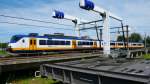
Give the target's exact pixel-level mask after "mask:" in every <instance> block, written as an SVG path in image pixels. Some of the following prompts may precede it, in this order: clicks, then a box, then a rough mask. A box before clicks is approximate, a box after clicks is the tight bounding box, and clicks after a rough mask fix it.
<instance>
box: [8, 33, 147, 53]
mask: <svg viewBox="0 0 150 84" xmlns="http://www.w3.org/2000/svg"><path fill="white" fill-rule="evenodd" d="M110 45H111V48H124V43H123V42H115V41H112V42H110ZM128 47H129V48H143V47H144V44H143V43H133V42H132V43H129V44H128ZM102 48H103V41H98V40H93V39H82V38H80V37H73V36H54V35H49V36H48V35H44V36H39V35H14V36H12V38H11V40H10V42H9V44H8V50H9V51H10V52H14V53H18V52H20V53H27V52H30V53H32V52H50V51H63V50H85V49H92V50H93V49H102Z"/></svg>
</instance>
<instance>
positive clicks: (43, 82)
mask: <svg viewBox="0 0 150 84" xmlns="http://www.w3.org/2000/svg"><path fill="white" fill-rule="evenodd" d="M9 83H11V84H58V82H57V81H53V80H51V79H48V78H35V77H31V78H26V79H16V80H12V81H9Z"/></svg>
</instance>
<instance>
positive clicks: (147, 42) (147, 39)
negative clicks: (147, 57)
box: [144, 36, 150, 47]
mask: <svg viewBox="0 0 150 84" xmlns="http://www.w3.org/2000/svg"><path fill="white" fill-rule="evenodd" d="M144 43H145V42H144ZM146 44H147V45H146V46H147V47H150V36H147V37H146Z"/></svg>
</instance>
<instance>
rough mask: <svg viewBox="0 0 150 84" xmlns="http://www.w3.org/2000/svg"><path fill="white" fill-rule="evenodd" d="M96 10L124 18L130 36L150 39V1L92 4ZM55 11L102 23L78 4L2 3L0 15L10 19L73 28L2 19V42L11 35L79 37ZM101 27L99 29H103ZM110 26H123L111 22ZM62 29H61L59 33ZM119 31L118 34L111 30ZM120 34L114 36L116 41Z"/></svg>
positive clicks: (72, 0)
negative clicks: (147, 36) (131, 34)
mask: <svg viewBox="0 0 150 84" xmlns="http://www.w3.org/2000/svg"><path fill="white" fill-rule="evenodd" d="M92 1H93V2H94V3H95V4H96V5H97V6H99V7H102V8H104V9H106V10H108V11H110V12H112V13H114V14H115V15H117V16H120V17H121V18H123V22H124V25H129V27H130V33H132V32H137V33H140V34H141V35H142V36H144V34H145V33H146V34H147V35H150V0H92ZM53 10H60V11H64V12H65V13H66V14H69V15H72V16H76V17H78V18H82V19H85V20H87V21H94V20H99V19H101V17H100V15H99V14H97V13H95V12H92V11H86V10H83V9H81V8H80V7H79V0H0V15H8V16H15V17H22V18H29V19H37V20H42V21H50V22H56V23H60V24H67V25H71V26H64V25H58V24H51V23H41V22H34V21H26V20H20V19H15V18H7V17H2V16H0V42H8V41H9V40H10V38H11V37H12V35H16V34H26V35H27V34H28V33H39V34H41V35H42V34H52V33H65V35H76V33H75V31H74V24H73V23H72V22H71V21H68V20H59V19H54V18H52V12H53ZM1 22H11V23H19V24H30V25H38V26H46V27H47V28H43V27H33V26H22V25H16V24H6V23H1ZM101 24H102V23H99V24H98V25H101ZM110 26H111V27H112V26H120V23H119V22H117V21H114V20H110ZM60 28H62V29H60ZM63 28H66V29H72V30H64V29H63ZM111 31H112V32H113V31H118V30H111ZM81 35H82V36H84V35H89V36H90V37H93V38H95V36H96V35H95V31H92V30H90V31H89V30H86V31H82V32H81ZM116 35H118V34H112V35H111V36H112V37H111V38H112V39H114V38H115V36H116Z"/></svg>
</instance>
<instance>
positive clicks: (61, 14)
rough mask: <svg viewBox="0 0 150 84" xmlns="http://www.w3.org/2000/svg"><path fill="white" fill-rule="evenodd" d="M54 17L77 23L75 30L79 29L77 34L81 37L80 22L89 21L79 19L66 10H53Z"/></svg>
mask: <svg viewBox="0 0 150 84" xmlns="http://www.w3.org/2000/svg"><path fill="white" fill-rule="evenodd" d="M52 17H53V18H57V19H66V20H71V21H72V22H73V23H74V24H75V30H76V31H77V36H79V37H80V28H79V24H80V23H83V22H87V21H86V20H83V19H79V18H77V17H75V16H71V15H67V14H65V13H64V12H61V11H58V10H55V11H54V12H53V15H52Z"/></svg>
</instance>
